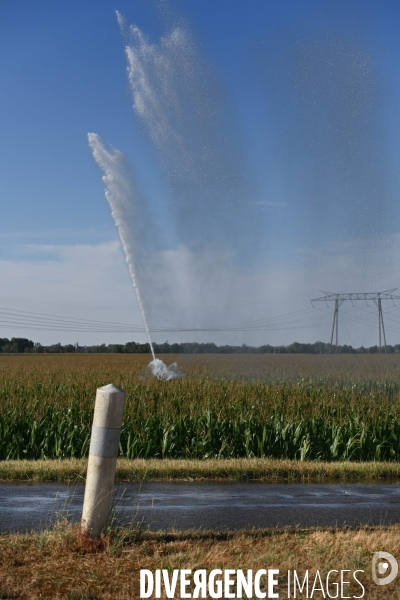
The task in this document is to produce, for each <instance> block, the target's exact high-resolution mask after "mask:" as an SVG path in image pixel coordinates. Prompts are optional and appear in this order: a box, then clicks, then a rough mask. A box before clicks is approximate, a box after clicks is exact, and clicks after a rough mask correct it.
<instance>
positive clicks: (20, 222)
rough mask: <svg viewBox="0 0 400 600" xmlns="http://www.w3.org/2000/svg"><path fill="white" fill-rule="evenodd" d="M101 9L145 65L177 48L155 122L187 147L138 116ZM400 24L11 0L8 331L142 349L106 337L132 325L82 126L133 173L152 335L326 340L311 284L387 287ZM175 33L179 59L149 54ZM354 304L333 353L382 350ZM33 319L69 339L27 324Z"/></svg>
mask: <svg viewBox="0 0 400 600" xmlns="http://www.w3.org/2000/svg"><path fill="white" fill-rule="evenodd" d="M115 10H118V11H119V12H120V13H121V14H122V15H123V16H124V18H125V19H126V24H127V27H129V25H132V24H135V25H137V27H138V28H139V29H140V31H141V32H142V33H143V34H144V36H145V37H146V40H147V42H146V43H147V48H150V49H154V48H156V49H157V52H158V54H157V56H158V57H164V58H165V57H166V56H167V54H168V52H170V54H168V60H169V61H170V62H169V63H168V64H169V65H170V66H171V70H172V71H171V73H168V77H167V79H164V80H163V81H164V82H165V81H169V82H170V85H171V89H172V90H175V91H176V98H175V100H174V102H176V105H177V106H178V107H179V110H176V111H175V112H173V110H175V109H173V107H172V104H171V106H169V107H168V106H167V108H166V110H167V112H168V111H169V112H168V115H169V116H168V115H167V117H165V118H166V119H168V118H169V119H170V121H169V122H168V126H169V125H170V124H171V123H172V126H173V127H175V129H176V131H175V133H176V135H179V136H180V137H179V139H180V140H181V142H182V143H181V142H180V145H176V146H174V145H173V143H172V142H171V140H172V139H173V135H174V134H173V133H171V131H170V132H169V135H170V136H172V137H169V138H166V139H165V140H164V142H163V145H160V144H159V145H157V143H155V142H154V135H153V137H152V131H153V133H154V129H153V130H152V127H153V128H154V119H155V116H157V115H158V116H159V113H157V115H155V114H153V116H152V117H151V118H150V117H149V118H148V119H147V121H146V119H145V118H142V117H141V116H140V114H139V112H138V110H137V109H136V110H132V105H133V104H134V98H133V95H132V94H133V90H132V88H131V86H130V84H129V82H128V77H127V56H126V53H125V46H126V45H128V46H129V45H131V44H132V40H130V39H128V38H129V36H128V37H126V38H125V39H124V37H123V35H121V31H120V29H119V26H118V23H117V19H116V15H115ZM399 24H400V6H399V5H398V3H397V2H394V1H393V2H391V1H384V2H375V1H374V2H372V1H369V2H365V1H363V2H361V1H360V2H344V1H338V0H335V1H323V0H318V1H317V0H312V1H306V0H301V1H298V0H297V1H294V0H291V1H289V0H287V1H283V2H269V1H266V0H260V1H257V0H252V1H251V2H244V1H239V0H218V1H217V2H215V0H214V1H211V0H210V1H209V0H201V1H200V0H193V1H192V2H183V1H182V2H179V1H174V2H168V1H166V0H164V1H163V2H155V1H154V2H152V1H149V0H135V1H129V2H128V1H126V0H122V1H121V2H119V3H117V4H115V3H114V2H112V3H111V2H108V1H107V0H103V1H102V2H98V1H97V0H96V1H95V0H93V1H91V0H85V1H84V2H78V1H74V0H72V1H70V2H68V3H66V2H61V1H54V2H51V3H49V2H45V1H40V0H37V1H36V2H35V3H32V2H31V1H29V0H26V1H23V0H13V1H11V0H10V1H8V0H3V2H2V3H1V5H0V50H1V55H2V61H1V64H0V81H1V89H2V94H1V96H0V109H1V114H2V119H1V135H0V160H1V165H2V176H1V178H0V197H1V220H0V280H1V281H2V283H1V285H0V289H1V292H0V310H1V309H5V310H6V311H11V310H14V311H27V312H26V313H22V312H21V313H16V315H14V316H12V318H11V317H10V314H11V313H10V312H8V313H7V315H8V316H7V318H6V316H4V319H3V321H0V322H1V327H2V333H1V334H0V336H1V337H11V336H24V337H29V338H31V339H34V340H35V341H40V342H42V343H52V342H57V341H61V342H63V343H67V342H72V343H73V342H76V341H78V342H79V343H81V344H90V343H101V342H103V341H104V342H106V343H111V342H114V341H115V342H124V341H128V340H130V339H138V340H141V341H144V340H145V336H144V334H143V333H134V332H131V331H126V332H125V331H124V330H123V326H121V327H118V328H115V331H111V330H110V329H112V327H111V328H110V327H108V328H105V326H103V325H100V323H104V322H109V323H122V324H125V323H126V324H131V325H138V326H140V324H141V315H140V312H139V310H138V306H137V301H136V298H135V295H134V293H133V290H132V286H131V281H130V276H129V272H128V269H127V266H126V263H125V257H124V254H123V251H122V248H121V244H120V241H119V238H118V233H117V230H116V228H115V225H114V223H113V219H112V217H111V212H110V207H109V205H108V203H107V202H106V200H105V198H104V186H103V183H102V179H101V178H102V173H101V170H100V169H99V168H98V166H97V165H96V163H95V161H94V160H93V157H92V153H91V151H90V149H89V146H88V142H87V134H88V133H89V132H94V133H96V134H98V135H99V136H101V139H102V140H103V142H104V144H105V145H106V146H107V147H109V146H108V145H111V146H112V147H114V148H117V149H118V150H119V151H121V152H122V153H123V154H124V155H125V157H126V159H127V161H128V163H129V164H130V165H131V168H132V173H133V178H134V181H135V186H136V187H137V189H138V190H139V192H138V195H137V196H136V200H135V202H136V204H135V210H136V213H135V214H138V211H139V217H140V218H142V216H143V215H147V217H146V218H145V217H144V216H143V227H142V229H141V230H140V231H138V232H137V231H136V230H135V227H137V225H136V224H135V223H133V224H132V232H133V233H135V235H136V237H135V243H136V247H140V251H138V255H137V257H136V260H137V262H138V263H139V264H138V270H139V271H140V280H141V284H142V287H143V290H142V291H143V296H144V298H145V302H146V305H147V310H148V314H149V321H150V324H151V325H152V326H154V328H155V329H157V328H158V329H159V330H160V329H161V328H163V327H164V328H165V329H166V330H168V328H170V331H162V332H161V331H159V332H158V333H155V334H154V338H155V339H156V340H157V341H164V339H168V340H169V341H184V340H199V341H208V340H211V341H216V342H217V343H248V344H262V343H272V344H280V343H290V342H292V341H294V340H295V339H296V340H299V341H315V340H316V339H322V340H325V341H326V340H327V339H328V338H329V334H330V323H331V318H332V314H331V310H330V309H329V308H326V309H325V310H324V308H323V309H321V310H320V312H318V313H317V314H316V313H315V311H314V312H313V311H312V309H311V304H310V299H311V298H313V297H316V296H318V295H319V292H318V290H319V289H327V290H328V291H337V292H346V291H379V290H380V289H387V288H392V287H393V288H394V287H397V285H399V283H400V281H399V275H398V267H397V264H398V258H399V254H400V238H399V226H398V223H399V211H398V206H399V203H398V198H399V191H400V190H399V177H398V173H399V150H400V149H399V142H398V140H399V139H400V136H399V133H400V131H399V130H400V117H399V115H400V111H399V108H400V77H399V69H400V61H399V58H400V56H399V54H400V52H399V50H400V48H399V45H400V41H399V39H398V30H399ZM177 29H178V30H181V31H184V32H185V36H186V38H185V44H186V45H185V46H184V50H183V53H184V54H185V52H187V54H188V55H187V56H186V55H185V56H177V55H176V53H175V54H174V52H175V49H174V48H172V50H168V51H167V50H166V49H165V48H166V47H165V46H164V47H163V46H162V44H161V45H160V38H162V37H163V38H164V40H168V39H170V38H169V36H171V34H172V32H173V31H175V30H177ZM171 39H172V38H171ZM185 48H186V50H185ZM152 51H153V50H152ZM154 51H155V50H154ZM185 61H186V62H185ZM143 64H144V65H145V67H146V68H147V69H148V75H149V77H152V78H153V79H152V81H153V82H154V85H155V88H154V89H156V90H157V76H158V75H157V73H156V71H155V67H154V65H153V66H152V65H151V64H150V63H143ZM183 68H186V69H187V73H188V74H189V75H188V76H187V78H186V79H188V78H189V79H190V81H189V82H188V81H187V80H186V81H185V80H183V79H182V80H181V79H180V78H182V73H181V71H180V69H181V70H182V69H183ZM174 69H175V70H176V71H175V72H174ZM168 78H169V79H168ZM160 81H161V80H160ZM174 97H175V96H174ZM160 98H161V95H160ZM163 101H165V99H164V100H163ZM171 102H172V101H171ZM196 115H197V117H196ZM199 115H200V116H201V115H203V117H204V118H203V117H201V118H200V116H199ZM159 118H161V117H159ZM195 118H198V119H199V122H198V123H197V125H196V124H193V123H194V121H195ZM151 119H152V120H151ZM182 148H186V149H187V152H188V154H187V155H185V156H183V155H180V154H179V152H181V150H182ZM136 187H135V189H136ZM140 218H139V220H140ZM146 219H147V220H146ZM143 249H146V252H147V253H145V254H144V251H143ZM297 310H304V311H305V312H304V313H300V316H298V317H296V318H294V317H292V316H290V315H291V313H292V312H294V311H297ZM363 310H364V311H365V314H364V315H363V316H362V313H361V312H356V311H354V310H353V307H348V315H347V316H346V312H344V313H343V328H342V331H341V334H340V335H341V341H342V342H343V343H352V344H353V345H361V344H367V343H371V344H372V343H375V341H376V340H375V338H376V327H377V316H376V315H375V312H374V308H373V307H367V306H365V307H363ZM390 311H392V312H393V315H392V317H389V316H388V318H392V319H395V318H396V315H397V313H396V311H395V307H393V306H392V304H391V307H390ZM28 312H29V313H35V314H37V315H41V316H40V319H42V317H43V318H44V317H49V316H52V315H53V316H56V317H64V318H68V319H70V322H74V323H75V325H76V331H73V326H72V325H71V326H69V327H68V328H64V329H70V330H69V331H68V330H62V328H61V327H60V329H59V330H57V328H56V326H54V327H49V326H48V327H47V329H43V328H41V327H40V326H39V325H38V324H37V325H36V326H35V327H34V326H33V325H32V323H34V321H32V320H31V321H29V323H30V324H29V326H28V322H27V319H25V321H23V320H22V321H21V319H18V314H19V315H20V316H21V315H24V314H25V315H26V314H28ZM5 315H6V313H5ZM279 315H287V316H285V317H282V319H276V317H277V316H279ZM303 315H304V316H303ZM31 316H32V318H36V317H34V315H33V314H32V315H31ZM300 317H301V318H300ZM361 317H362V319H363V320H360V319H361ZM37 318H38V319H39V316H38V317H37ZM76 319H81V321H79V323H81V324H82V323H83V321H85V322H86V323H87V322H88V319H91V320H93V321H97V322H98V329H99V331H97V332H96V331H93V330H94V329H95V325H94V324H92V326H91V327H89V326H88V327H86V329H85V327H83V326H82V327H79V326H78V325H77V323H78V321H76ZM262 319H268V323H267V321H265V323H264V325H265V327H264V328H262V327H261V326H260V331H254V327H253V326H247V325H246V323H247V322H250V321H253V320H254V321H255V320H262ZM296 319H297V320H296ZM346 319H347V321H346ZM74 320H75V321H74ZM23 322H24V323H25V325H23V324H22V323H23ZM40 322H41V323H43V321H42V320H41V321H40ZM341 322H342V321H341ZM240 323H244V325H243V327H238V324H240ZM279 323H283V324H284V327H283V326H282V327H280V326H278V325H279ZM267 324H268V327H267ZM387 325H388V326H387V329H388V341H390V342H392V343H394V342H397V341H399V340H400V328H399V330H396V322H395V321H394V320H393V322H392V328H391V327H390V325H389V322H388V324H387ZM102 327H103V329H102ZM219 327H223V328H224V327H225V328H226V329H227V330H229V331H225V332H217V331H213V329H217V328H219ZM179 328H182V329H188V330H190V329H193V330H196V329H200V330H201V329H209V331H204V332H202V331H197V332H196V331H193V332H190V331H188V332H184V331H181V332H178V331H175V332H174V330H176V329H179ZM246 328H247V329H250V330H249V331H247V330H246ZM268 328H269V330H268ZM235 329H236V331H235ZM239 329H240V331H239Z"/></svg>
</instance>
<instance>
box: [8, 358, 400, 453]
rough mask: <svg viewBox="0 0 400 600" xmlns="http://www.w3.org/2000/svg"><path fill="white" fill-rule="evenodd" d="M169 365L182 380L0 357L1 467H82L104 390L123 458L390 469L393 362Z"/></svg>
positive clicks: (185, 361)
mask: <svg viewBox="0 0 400 600" xmlns="http://www.w3.org/2000/svg"><path fill="white" fill-rule="evenodd" d="M175 358H176V357H175ZM172 359H173V357H167V358H166V361H167V362H168V363H169V362H171V360H172ZM178 360H179V366H180V367H181V368H182V369H183V371H185V372H186V373H187V377H186V378H185V379H182V380H175V381H168V382H162V381H157V380H154V379H150V378H149V377H148V376H146V371H145V366H146V364H147V363H148V361H149V357H148V356H145V355H142V356H140V355H139V356H138V355H132V356H130V355H123V356H120V355H95V356H93V355H85V354H83V355H78V356H76V355H74V356H71V355H56V356H34V355H26V356H5V355H4V356H1V357H0V459H1V460H7V459H23V458H24V459H26V458H27V459H38V458H74V457H75V458H80V457H84V456H86V455H87V454H88V450H89V442H90V429H91V421H92V415H93V406H94V398H95V393H96V388H97V387H100V386H102V385H105V384H107V383H110V382H113V383H115V384H116V385H118V386H120V387H122V388H123V389H124V390H125V391H126V407H125V415H124V422H123V427H122V432H121V443H120V454H121V455H122V456H125V457H127V458H137V457H142V458H154V457H158V458H230V457H232V458H233V457H235V458H239V457H275V458H292V459H299V460H328V461H340V460H357V461H368V460H392V461H395V460H399V458H400V356H399V357H398V356H396V355H392V356H368V355H367V356H365V355H364V356H361V357H358V356H310V355H309V356H307V355H302V356H288V355H286V356H271V355H263V356H254V355H251V356H244V357H240V356H237V355H235V356H218V357H215V356H201V357H200V356H199V357H196V356H193V355H190V356H189V355H188V356H182V355H180V356H179V358H178Z"/></svg>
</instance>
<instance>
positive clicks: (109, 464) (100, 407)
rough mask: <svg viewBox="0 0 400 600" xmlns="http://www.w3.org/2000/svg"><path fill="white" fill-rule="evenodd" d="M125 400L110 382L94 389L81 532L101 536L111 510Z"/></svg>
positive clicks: (121, 392) (120, 391) (122, 392)
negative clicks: (94, 401) (94, 400)
mask: <svg viewBox="0 0 400 600" xmlns="http://www.w3.org/2000/svg"><path fill="white" fill-rule="evenodd" d="M124 403H125V392H124V390H121V389H120V388H118V387H116V386H115V385H114V384H113V383H110V384H109V385H105V386H103V387H101V388H97V393H96V403H95V407H94V416H93V427H92V435H91V439H90V448H89V461H88V468H87V476H86V486H85V497H84V500H83V511H82V531H87V532H88V533H89V534H90V536H91V537H99V536H100V534H101V532H102V530H103V528H104V526H105V524H106V522H107V518H108V514H109V511H110V503H111V494H112V491H113V487H114V478H115V467H116V464H117V456H118V449H119V437H120V433H121V425H122V415H123V412H124Z"/></svg>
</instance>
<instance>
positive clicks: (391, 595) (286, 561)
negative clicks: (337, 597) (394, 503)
mask: <svg viewBox="0 0 400 600" xmlns="http://www.w3.org/2000/svg"><path fill="white" fill-rule="evenodd" d="M399 534H400V530H399V527H398V526H393V527H380V528H364V529H358V530H334V529H332V530H320V529H314V530H312V529H309V530H300V529H297V530H286V531H285V530H280V531H278V530H273V531H271V530H269V531H267V530H265V531H257V532H255V531H253V532H234V533H231V532H194V533H174V532H170V533H143V534H142V538H141V540H140V543H137V537H136V538H132V537H129V535H128V536H126V537H125V538H124V539H122V538H121V536H120V535H119V537H118V536H117V537H116V539H113V538H112V537H111V538H107V539H105V542H104V543H103V544H100V545H98V547H96V548H95V547H93V546H91V545H90V544H87V543H86V542H85V540H82V539H80V538H79V536H77V535H76V531H74V530H72V529H69V528H63V527H62V528H61V529H60V530H55V531H54V532H45V533H40V534H32V535H3V536H1V537H0V582H1V583H0V590H1V591H0V594H1V593H2V595H0V597H2V598H21V599H22V598H24V599H25V600H33V599H35V600H36V599H38V598H52V599H57V598H63V599H65V600H78V599H81V600H84V599H86V600H89V599H93V600H94V599H99V600H100V599H101V600H106V599H107V600H111V599H112V600H116V599H128V598H139V569H149V570H151V571H154V570H155V569H168V570H170V571H171V570H172V569H192V570H196V569H200V568H203V569H207V571H210V570H212V569H216V568H220V569H243V570H246V569H253V570H254V571H256V570H258V569H263V568H266V569H268V568H276V569H279V571H280V589H281V591H280V597H282V598H286V597H287V591H286V589H287V588H286V580H287V579H286V578H287V571H288V570H289V569H290V570H291V571H293V570H294V569H296V570H297V572H298V573H299V574H304V572H305V571H306V570H307V569H309V571H310V575H311V573H315V572H316V570H317V569H318V570H319V571H320V574H321V576H322V578H323V579H324V576H326V574H327V572H328V571H329V570H331V569H337V570H341V569H349V570H350V571H355V570H357V569H361V570H364V573H363V574H362V573H359V577H360V581H361V582H362V583H363V585H364V586H365V588H366V594H365V596H364V597H365V598H368V599H369V600H375V599H378V598H385V599H387V600H391V599H395V598H399V595H400V578H398V579H397V580H395V581H394V582H393V583H392V584H389V585H388V586H386V587H385V588H382V587H378V586H376V585H375V584H374V583H373V582H372V578H371V559H372V555H373V553H374V552H376V551H379V550H385V551H387V552H390V553H391V554H393V555H394V556H395V557H397V558H399V557H400V535H399ZM346 589H348V588H346ZM360 591H361V590H360V587H359V586H358V585H354V586H353V587H352V588H350V590H349V591H348V592H347V593H348V595H349V596H352V595H353V594H356V595H360ZM163 597H165V596H163ZM176 597H179V594H178V595H177V596H176ZM298 597H305V596H298ZM313 597H314V598H320V597H322V594H321V592H316V593H315V594H314V596H313Z"/></svg>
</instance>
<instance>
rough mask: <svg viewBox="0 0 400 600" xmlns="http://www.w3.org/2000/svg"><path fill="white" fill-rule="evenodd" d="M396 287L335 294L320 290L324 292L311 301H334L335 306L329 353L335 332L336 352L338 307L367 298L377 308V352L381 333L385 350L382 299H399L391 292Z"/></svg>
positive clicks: (399, 298)
mask: <svg viewBox="0 0 400 600" xmlns="http://www.w3.org/2000/svg"><path fill="white" fill-rule="evenodd" d="M396 290H397V288H393V289H392V290H386V291H384V292H352V293H349V294H335V293H331V292H324V291H322V290H320V291H321V294H325V296H322V297H321V298H314V299H313V300H311V302H325V304H328V302H334V303H335V308H334V313H333V323H332V333H331V343H330V346H329V354H330V353H331V352H332V344H333V334H334V333H335V332H336V353H337V351H338V335H339V333H338V331H339V308H340V307H341V306H342V304H343V302H346V301H347V300H350V302H354V301H357V300H364V301H365V302H367V301H368V300H372V301H373V302H374V304H375V306H376V307H377V309H378V323H379V352H381V351H382V334H383V342H384V346H385V352H386V334H385V325H384V323H383V312H382V300H400V296H394V295H393V292H395V291H396Z"/></svg>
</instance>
